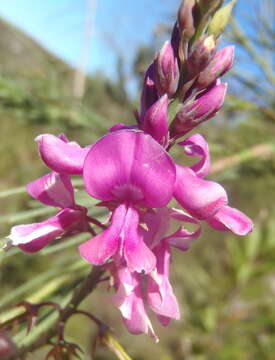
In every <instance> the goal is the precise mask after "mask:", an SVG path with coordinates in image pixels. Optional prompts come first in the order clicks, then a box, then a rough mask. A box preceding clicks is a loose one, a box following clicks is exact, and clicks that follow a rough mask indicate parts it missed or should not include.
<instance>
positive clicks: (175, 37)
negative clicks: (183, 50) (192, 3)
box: [171, 23, 180, 60]
mask: <svg viewBox="0 0 275 360" xmlns="http://www.w3.org/2000/svg"><path fill="white" fill-rule="evenodd" d="M171 45H172V48H173V50H174V54H175V55H176V56H177V58H178V60H179V57H178V55H179V46H180V33H179V26H178V23H175V25H174V27H173V31H172V35H171Z"/></svg>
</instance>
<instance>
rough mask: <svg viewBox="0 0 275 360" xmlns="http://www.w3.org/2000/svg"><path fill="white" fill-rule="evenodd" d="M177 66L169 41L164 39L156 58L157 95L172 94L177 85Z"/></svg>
mask: <svg viewBox="0 0 275 360" xmlns="http://www.w3.org/2000/svg"><path fill="white" fill-rule="evenodd" d="M178 81H179V67H178V61H177V58H176V56H175V54H174V50H173V47H172V45H171V43H170V42H168V41H166V42H165V43H164V45H163V47H162V49H161V50H160V52H159V54H158V56H157V59H156V85H157V89H158V92H159V95H163V94H168V96H169V97H171V96H173V94H174V93H175V92H176V90H177V87H178Z"/></svg>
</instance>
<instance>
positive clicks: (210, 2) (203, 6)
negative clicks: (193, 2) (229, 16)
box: [198, 0, 223, 13]
mask: <svg viewBox="0 0 275 360" xmlns="http://www.w3.org/2000/svg"><path fill="white" fill-rule="evenodd" d="M198 3H199V7H200V10H201V12H202V13H206V12H208V11H211V10H212V11H215V9H217V8H218V7H220V6H221V5H222V3H223V0H199V1H198Z"/></svg>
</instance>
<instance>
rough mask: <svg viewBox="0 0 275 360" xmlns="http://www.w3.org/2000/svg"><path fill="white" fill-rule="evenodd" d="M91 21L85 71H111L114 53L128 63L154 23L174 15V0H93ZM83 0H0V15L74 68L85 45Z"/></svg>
mask: <svg viewBox="0 0 275 360" xmlns="http://www.w3.org/2000/svg"><path fill="white" fill-rule="evenodd" d="M94 2H95V3H96V11H95V21H94V26H93V31H92V38H91V46H90V51H89V63H88V71H89V72H92V71H95V70H98V69H100V70H103V71H105V72H106V73H107V74H108V75H109V76H113V75H114V72H115V60H116V54H117V51H120V52H122V53H123V55H124V57H125V59H126V62H130V61H131V59H132V58H133V55H134V53H135V50H136V49H137V47H138V46H139V45H141V44H144V43H146V42H149V41H150V39H151V37H152V33H153V30H154V28H155V26H156V24H158V23H160V22H162V21H163V20H166V21H167V19H168V18H169V14H172V13H173V12H175V11H176V9H177V6H178V3H179V1H178V0H138V1H134V0H115V1H114V0H94ZM85 14H86V0H47V1H45V0H12V1H2V2H0V16H2V17H3V18H5V19H7V20H8V21H10V22H11V23H13V24H14V25H16V26H17V27H19V28H20V29H22V30H23V31H25V32H26V33H28V34H29V35H31V36H32V37H33V38H34V39H36V40H38V41H39V42H40V43H41V44H42V45H43V46H44V47H46V48H47V49H49V50H50V51H51V52H53V53H55V54H56V55H58V56H60V57H61V58H63V59H64V60H66V61H67V62H69V63H70V64H72V65H76V64H77V63H78V62H79V58H80V56H81V50H82V47H83V32H84V27H85V25H84V24H85Z"/></svg>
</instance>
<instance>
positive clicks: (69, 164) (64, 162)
mask: <svg viewBox="0 0 275 360" xmlns="http://www.w3.org/2000/svg"><path fill="white" fill-rule="evenodd" d="M36 141H37V142H38V147H39V152H40V155H41V157H42V159H43V161H44V162H45V164H46V165H47V166H48V167H49V168H50V169H52V170H54V171H56V172H58V173H65V174H81V173H82V169H83V164H84V159H85V156H86V155H87V153H88V152H89V150H90V147H86V148H81V147H80V146H79V145H78V144H77V143H76V142H66V141H65V140H64V138H59V137H57V136H54V135H51V134H43V135H39V136H38V137H37V138H36Z"/></svg>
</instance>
